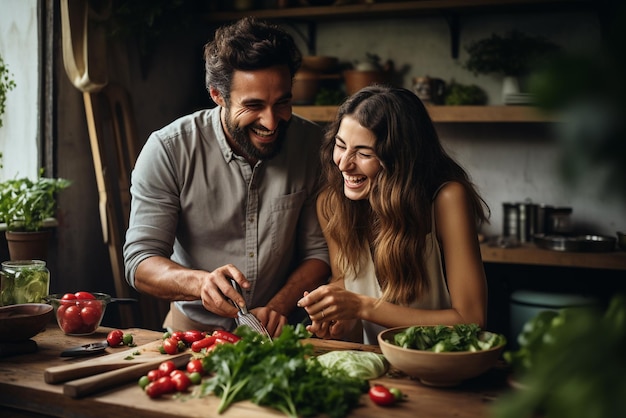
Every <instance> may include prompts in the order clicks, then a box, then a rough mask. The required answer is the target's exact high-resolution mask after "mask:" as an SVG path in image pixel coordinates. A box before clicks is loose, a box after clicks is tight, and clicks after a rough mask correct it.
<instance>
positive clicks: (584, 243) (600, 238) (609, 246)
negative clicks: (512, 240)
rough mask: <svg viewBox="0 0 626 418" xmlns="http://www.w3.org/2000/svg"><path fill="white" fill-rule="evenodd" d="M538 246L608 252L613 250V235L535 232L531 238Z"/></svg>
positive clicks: (565, 249) (560, 249) (553, 248)
mask: <svg viewBox="0 0 626 418" xmlns="http://www.w3.org/2000/svg"><path fill="white" fill-rule="evenodd" d="M533 240H534V242H535V245H537V247H539V248H544V249H547V250H555V251H571V252H595V253H598V252H609V251H614V250H615V242H616V241H617V240H616V239H615V238H614V237H609V236H604V235H576V236H567V235H545V234H536V235H535V236H534V238H533Z"/></svg>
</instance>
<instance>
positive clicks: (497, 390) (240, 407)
mask: <svg viewBox="0 0 626 418" xmlns="http://www.w3.org/2000/svg"><path fill="white" fill-rule="evenodd" d="M124 331H125V332H126V333H131V334H133V336H134V340H135V343H136V344H137V345H143V344H148V343H150V342H153V341H155V340H157V339H160V338H161V336H162V333H161V332H156V331H149V330H144V329H138V328H132V329H128V330H124ZM107 332H108V329H106V328H100V329H99V330H98V331H97V332H96V333H95V334H93V335H91V336H88V337H71V336H66V335H64V334H63V333H62V332H61V330H60V329H59V328H58V326H57V325H56V323H55V324H50V326H49V327H48V328H47V329H46V330H45V331H43V332H41V333H40V334H38V335H37V336H35V337H34V338H33V340H34V341H36V343H37V346H38V350H37V352H35V353H29V354H20V355H15V356H10V357H5V358H0V409H4V407H9V408H14V409H16V410H23V411H30V412H35V413H38V414H42V415H47V416H57V417H67V416H72V417H83V416H85V417H87V416H89V417H103V418H110V417H116V418H123V417H129V418H130V417H133V418H135V417H137V416H150V417H168V418H169V417H217V416H220V417H224V418H228V417H246V418H247V417H251V416H254V417H281V416H285V415H283V414H282V413H281V412H279V411H276V410H273V409H269V408H262V407H259V406H257V405H254V404H252V403H251V402H247V401H245V402H239V403H236V404H234V405H232V406H231V407H230V408H229V409H228V410H227V411H226V412H224V413H223V414H221V415H218V413H217V406H218V404H219V399H218V398H217V397H215V396H206V397H203V398H187V399H184V400H183V399H176V398H173V397H171V396H166V397H164V398H162V399H156V400H155V399H150V398H149V397H148V396H147V395H146V394H145V393H143V391H142V390H141V388H140V387H139V386H138V384H137V383H136V382H131V383H128V384H125V385H121V386H119V387H116V388H114V389H111V390H107V391H104V392H101V393H97V394H94V395H91V396H87V397H85V398H80V399H75V398H71V397H68V396H65V395H64V394H63V388H62V385H60V384H59V385H53V384H48V383H45V382H44V377H43V376H44V370H45V369H47V368H49V367H52V366H60V365H64V364H68V363H69V362H80V361H85V360H86V358H78V359H68V358H62V357H59V354H60V353H61V351H63V350H64V349H66V348H70V347H74V346H78V345H81V344H85V343H89V342H95V341H100V340H104V339H106V334H107ZM308 342H311V343H312V344H313V345H314V346H315V348H316V352H318V353H322V352H326V351H330V350H341V349H344V350H346V349H357V350H368V351H378V350H379V349H378V347H377V346H365V345H362V344H353V343H346V342H340V341H324V340H318V339H310V340H308ZM107 350H108V351H109V352H112V350H115V349H111V348H108V349H107ZM164 359H165V358H164ZM374 382H376V383H382V384H384V385H387V386H388V387H397V388H398V389H400V390H402V391H403V392H404V393H405V394H406V395H407V397H406V401H404V402H401V403H398V404H396V405H394V406H392V407H384V408H383V407H380V406H377V405H375V404H373V403H372V401H371V400H370V399H369V397H368V396H367V394H364V395H363V396H361V401H360V404H359V406H357V407H356V408H355V409H353V410H352V412H351V413H350V415H349V416H350V417H371V418H379V417H380V416H381V414H382V416H390V415H393V416H394V417H400V418H402V417H406V418H408V417H411V418H413V417H430V418H437V417H442V418H444V417H445V418H448V417H451V416H453V417H459V418H463V417H466V418H479V417H486V416H488V415H489V407H490V404H491V402H492V401H493V400H494V399H496V397H497V396H498V395H499V394H501V393H502V392H503V391H505V390H508V389H507V385H506V372H505V370H504V369H503V368H500V367H496V368H494V369H492V370H490V371H489V372H487V373H485V374H484V375H482V376H480V377H478V378H475V379H472V380H469V381H467V382H464V383H463V384H462V385H460V386H458V387H455V388H432V387H428V386H425V385H422V384H421V383H419V382H418V381H416V380H412V379H410V378H408V377H406V376H404V375H402V374H399V373H393V371H392V373H390V374H388V375H386V376H384V377H382V378H379V379H375V380H372V383H374ZM12 416H19V415H15V414H14V415H12ZM25 416H28V415H25Z"/></svg>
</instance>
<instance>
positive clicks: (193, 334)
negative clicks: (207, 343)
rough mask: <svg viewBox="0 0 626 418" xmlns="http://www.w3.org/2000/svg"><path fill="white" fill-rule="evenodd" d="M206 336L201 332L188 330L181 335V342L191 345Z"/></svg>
mask: <svg viewBox="0 0 626 418" xmlns="http://www.w3.org/2000/svg"><path fill="white" fill-rule="evenodd" d="M205 336H206V334H205V333H204V332H202V331H196V330H190V331H185V332H184V333H183V338H182V339H183V341H184V342H185V344H193V343H194V342H196V341H198V340H201V339H203V338H204V337H205Z"/></svg>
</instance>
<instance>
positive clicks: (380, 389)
mask: <svg viewBox="0 0 626 418" xmlns="http://www.w3.org/2000/svg"><path fill="white" fill-rule="evenodd" d="M369 396H370V399H371V400H372V401H373V402H374V403H375V404H376V405H381V406H386V405H391V404H393V403H394V402H395V401H396V397H395V396H393V393H391V392H390V391H389V389H387V388H386V387H384V386H383V385H374V386H372V387H371V388H370V390H369Z"/></svg>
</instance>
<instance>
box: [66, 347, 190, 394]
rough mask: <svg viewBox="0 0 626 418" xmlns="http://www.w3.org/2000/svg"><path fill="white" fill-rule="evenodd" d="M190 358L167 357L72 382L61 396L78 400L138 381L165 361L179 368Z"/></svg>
mask: <svg viewBox="0 0 626 418" xmlns="http://www.w3.org/2000/svg"><path fill="white" fill-rule="evenodd" d="M190 358H191V353H190V352H184V353H179V354H175V355H173V356H167V357H164V358H163V359H160V360H155V361H152V362H147V363H139V364H135V365H132V366H128V367H124V368H122V369H117V370H111V371H109V372H105V373H100V374H96V375H94V376H89V377H85V378H82V379H77V380H72V381H69V382H67V383H65V384H64V385H63V394H64V395H65V396H70V397H72V398H80V397H83V396H86V395H90V394H92V393H95V392H98V391H100V390H103V389H107V388H110V387H113V386H115V385H119V384H124V383H128V382H131V381H133V380H137V379H139V378H140V377H141V376H143V375H145V374H146V373H148V372H149V371H150V370H153V369H156V368H157V367H158V366H159V364H160V363H161V362H163V361H165V360H171V361H173V362H174V364H175V365H176V368H180V367H182V366H184V365H185V364H187V362H188V361H189V359H190Z"/></svg>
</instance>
